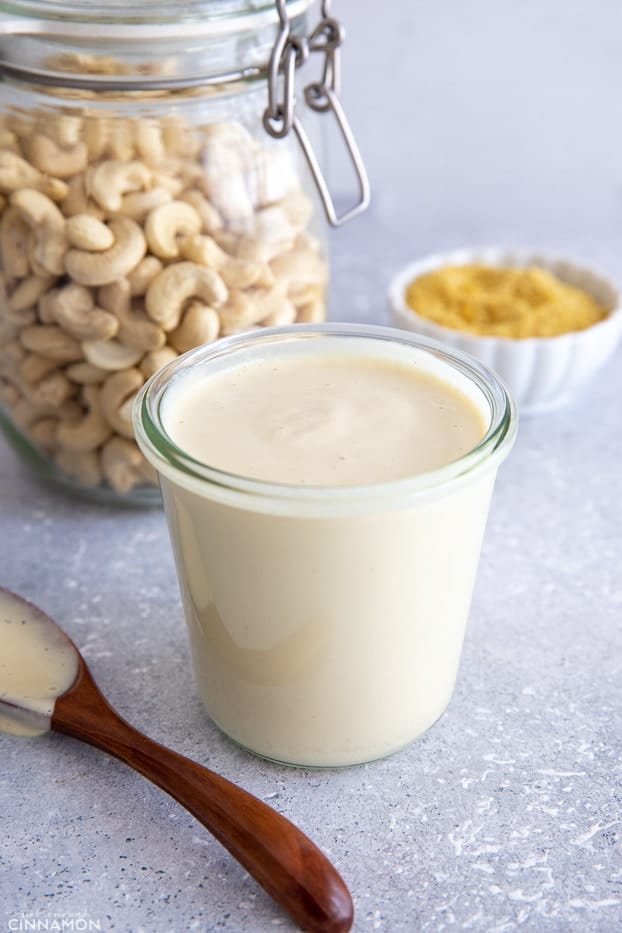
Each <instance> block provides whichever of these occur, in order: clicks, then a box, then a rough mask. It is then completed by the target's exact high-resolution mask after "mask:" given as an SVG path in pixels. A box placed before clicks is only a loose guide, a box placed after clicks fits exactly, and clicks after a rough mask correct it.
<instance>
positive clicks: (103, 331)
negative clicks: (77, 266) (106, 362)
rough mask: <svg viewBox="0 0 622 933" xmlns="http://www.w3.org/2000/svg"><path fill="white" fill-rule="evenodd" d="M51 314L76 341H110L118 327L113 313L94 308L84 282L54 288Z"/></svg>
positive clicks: (91, 294) (92, 299)
mask: <svg viewBox="0 0 622 933" xmlns="http://www.w3.org/2000/svg"><path fill="white" fill-rule="evenodd" d="M51 313H52V314H53V316H54V320H55V321H56V323H57V324H60V326H61V327H62V328H63V330H65V331H67V333H68V334H70V335H71V336H72V337H75V338H76V340H109V339H110V338H111V337H114V335H115V334H116V332H117V331H118V329H119V322H118V321H117V319H116V317H115V316H114V314H110V313H109V312H108V311H104V310H103V309H102V308H97V307H96V306H95V300H94V298H93V293H92V292H91V291H90V290H89V289H88V288H85V287H84V286H83V285H76V284H72V285H67V286H66V287H65V288H61V289H60V290H59V291H57V292H56V294H55V297H54V300H53V302H52V305H51Z"/></svg>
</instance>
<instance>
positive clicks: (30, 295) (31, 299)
mask: <svg viewBox="0 0 622 933" xmlns="http://www.w3.org/2000/svg"><path fill="white" fill-rule="evenodd" d="M52 281H53V280H52V278H51V277H50V276H47V277H46V278H39V276H37V275H29V276H28V277H27V278H25V279H22V280H21V282H20V283H19V285H18V286H17V287H16V289H15V291H14V292H13V293H12V294H11V297H10V298H9V299H8V301H7V303H6V307H7V309H8V310H9V311H12V312H18V311H24V310H26V309H27V308H32V307H33V305H36V304H37V302H38V301H39V298H40V297H41V296H42V295H43V294H44V292H46V291H47V290H48V288H49V287H50V283H51V282H52Z"/></svg>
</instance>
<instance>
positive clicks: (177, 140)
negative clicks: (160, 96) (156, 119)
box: [160, 113, 201, 159]
mask: <svg viewBox="0 0 622 933" xmlns="http://www.w3.org/2000/svg"><path fill="white" fill-rule="evenodd" d="M160 122H161V127H162V142H163V143H164V146H165V147H166V150H167V152H170V153H171V154H173V155H178V156H182V157H184V158H189V159H193V158H195V156H197V155H198V152H199V149H200V147H201V143H200V140H199V137H198V134H197V132H196V130H195V129H194V127H193V126H191V125H190V124H189V123H187V122H186V120H184V119H182V117H180V116H179V115H178V114H176V113H170V114H167V115H166V116H164V117H162V120H161V121H160Z"/></svg>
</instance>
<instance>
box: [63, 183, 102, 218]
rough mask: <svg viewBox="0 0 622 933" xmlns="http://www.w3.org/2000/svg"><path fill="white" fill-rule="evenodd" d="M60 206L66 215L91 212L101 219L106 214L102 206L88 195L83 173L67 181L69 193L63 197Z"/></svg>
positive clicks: (92, 215) (90, 214)
mask: <svg viewBox="0 0 622 933" xmlns="http://www.w3.org/2000/svg"><path fill="white" fill-rule="evenodd" d="M60 208H61V210H62V212H63V214H64V215H65V217H72V216H73V215H74V214H89V216H91V217H96V218H97V219H98V220H101V218H102V217H103V216H104V212H103V211H102V210H101V208H100V207H98V206H97V204H96V203H95V202H94V201H92V200H91V199H90V198H88V197H87V195H86V190H85V187H84V175H82V174H81V175H75V176H74V178H70V179H69V181H68V182H67V194H66V195H65V197H64V198H63V199H62V201H61V203H60Z"/></svg>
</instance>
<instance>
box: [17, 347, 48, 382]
mask: <svg viewBox="0 0 622 933" xmlns="http://www.w3.org/2000/svg"><path fill="white" fill-rule="evenodd" d="M57 367H58V363H57V361H56V360H51V359H49V358H46V357H45V356H39V355H38V354H37V353H29V354H28V355H27V356H25V357H24V359H23V360H22V362H21V363H20V365H19V369H18V373H19V376H20V378H21V379H23V381H24V382H26V383H28V384H29V385H32V384H33V383H35V382H38V381H39V380H40V379H43V377H44V376H47V375H48V373H51V372H52V371H53V370H54V369H57Z"/></svg>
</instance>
